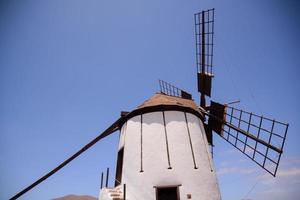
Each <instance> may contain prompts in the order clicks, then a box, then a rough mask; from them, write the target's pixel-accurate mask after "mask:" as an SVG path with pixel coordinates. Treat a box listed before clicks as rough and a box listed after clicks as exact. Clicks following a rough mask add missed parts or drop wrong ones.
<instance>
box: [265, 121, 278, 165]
mask: <svg viewBox="0 0 300 200" xmlns="http://www.w3.org/2000/svg"><path fill="white" fill-rule="evenodd" d="M274 124H275V120H273V123H272V128H271V133H270V136H269V140H268V143H269V144H270V143H271V139H272V132H273V129H274ZM268 152H269V148H267V151H266V157H265V159H264V164H263V166H265V163H266V158H267V157H268Z"/></svg>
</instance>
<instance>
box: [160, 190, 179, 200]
mask: <svg viewBox="0 0 300 200" xmlns="http://www.w3.org/2000/svg"><path fill="white" fill-rule="evenodd" d="M156 200H179V189H178V187H157V188H156Z"/></svg>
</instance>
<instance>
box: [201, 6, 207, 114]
mask: <svg viewBox="0 0 300 200" xmlns="http://www.w3.org/2000/svg"><path fill="white" fill-rule="evenodd" d="M204 17H205V15H204V12H202V34H203V35H202V47H201V48H202V49H201V50H202V55H201V63H202V66H201V73H202V75H203V76H204V75H205V69H204V65H205V34H204V33H205V24H204ZM201 84H202V86H201V87H202V88H203V89H204V88H205V78H204V77H203V78H202V83H201ZM205 104H206V103H205V94H204V92H202V93H201V101H200V105H201V107H202V108H204V109H205Z"/></svg>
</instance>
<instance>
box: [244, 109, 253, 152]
mask: <svg viewBox="0 0 300 200" xmlns="http://www.w3.org/2000/svg"><path fill="white" fill-rule="evenodd" d="M251 118H252V113H251V114H250V116H249V124H248V128H247V132H248V133H249V130H250V124H251ZM247 140H248V137H246V141H245V146H244V152H245V150H246V145H247Z"/></svg>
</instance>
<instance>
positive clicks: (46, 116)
mask: <svg viewBox="0 0 300 200" xmlns="http://www.w3.org/2000/svg"><path fill="white" fill-rule="evenodd" d="M209 8H215V9H216V22H215V44H216V46H215V52H214V54H215V56H214V64H215V67H214V74H215V78H214V81H213V92H212V96H213V99H214V100H216V101H219V102H224V103H225V102H230V101H233V100H237V99H240V100H241V103H240V104H239V105H238V107H240V108H243V109H245V110H249V111H252V112H254V113H258V114H264V115H265V116H270V117H274V118H275V119H278V120H281V121H284V122H288V123H290V128H289V132H288V137H287V141H286V146H285V149H284V151H285V152H284V155H283V157H282V162H281V165H280V167H279V172H278V177H276V178H272V177H271V176H270V175H268V174H267V173H265V172H264V171H263V170H262V169H260V168H259V167H258V166H256V165H255V164H254V163H252V162H251V161H250V160H248V158H247V157H245V156H243V155H242V154H240V153H239V152H238V151H237V150H235V149H233V148H232V147H231V146H230V145H229V144H227V143H226V142H225V141H223V140H222V139H221V138H218V137H217V136H216V137H215V145H216V147H215V148H214V161H215V167H216V170H217V173H218V179H219V184H220V188H221V194H222V199H223V200H235V199H237V200H240V199H258V200H260V199H267V200H268V199H275V200H276V199H290V200H293V199H299V197H300V192H299V191H298V188H299V187H300V154H299V153H300V147H299V144H298V141H299V139H300V136H299V134H298V131H297V130H299V129H300V125H299V123H298V120H299V119H300V114H299V113H300V108H299V104H298V102H299V97H300V90H299V85H300V81H299V75H300V70H299V67H298V65H299V63H300V57H299V50H300V40H299V35H300V23H299V12H298V10H299V8H300V4H299V3H298V2H297V1H296V0H295V1H292V0H287V1H279V0H278V1H276V0H272V1H271V0H269V1H259V0H254V1H239V0H229V1H216V0H211V1H208V0H207V1H194V0H191V1H180V0H166V1H158V0H152V1H143V0H127V1H117V0H113V1H111V0H110V1H108V0H107V1H106V0H101V1H96V0H94V1H91V0H90V1H71V0H69V1H67V0H66V1H58V0H55V1H13V0H10V1H4V0H2V1H1V2H0V35H1V37H0V94H1V98H0V133H1V134H0V173H1V174H0V186H1V187H0V188H1V189H0V199H7V198H9V197H11V196H12V195H13V194H15V193H16V192H17V191H20V190H21V189H23V188H24V187H25V186H27V185H28V184H30V183H32V182H33V181H34V180H36V179H37V178H39V177H40V176H41V175H43V174H45V173H46V172H48V170H50V169H52V168H53V167H55V166H56V165H57V164H59V163H60V162H61V161H63V160H64V159H65V158H67V157H68V156H70V155H71V154H72V153H74V152H75V151H77V150H78V149H80V148H81V147H82V146H83V145H84V144H86V143H87V142H88V141H90V140H91V139H92V138H94V137H95V136H97V134H98V133H100V132H101V131H102V130H104V129H105V128H106V127H107V126H109V125H110V123H112V122H113V121H114V120H115V119H116V118H117V117H118V116H119V114H120V111H123V110H125V111H130V110H132V109H133V108H135V107H136V106H137V105H139V104H141V103H142V102H143V101H144V100H145V99H147V98H149V97H150V96H151V95H153V94H154V93H155V92H156V91H158V83H157V80H158V79H163V80H166V81H168V82H171V83H173V84H175V85H177V86H178V87H180V88H184V89H186V90H187V91H190V92H191V93H192V94H193V96H194V98H195V99H196V100H197V101H198V98H199V97H198V94H197V88H196V73H195V72H196V64H195V42H194V41H195V39H194V21H193V15H194V13H196V12H198V11H201V10H205V9H209ZM117 139H118V135H117V134H114V135H111V136H110V137H108V138H106V139H104V140H103V141H102V142H100V143H98V144H97V145H95V146H94V147H93V148H91V149H90V150H89V151H88V152H86V153H85V154H84V155H82V156H81V157H79V158H78V159H77V160H75V161H74V162H72V163H71V164H70V165H68V166H67V167H66V168H64V169H63V170H61V171H60V172H58V173H57V174H55V175H54V176H53V177H51V178H50V179H48V180H47V181H46V182H44V183H42V184H41V185H39V186H38V187H36V188H35V189H33V190H32V191H31V192H29V193H27V194H26V195H24V196H23V197H22V198H21V199H32V200H35V199H39V200H40V199H51V198H55V197H59V196H64V195H67V194H70V193H72V194H89V195H93V196H97V195H98V189H99V185H100V174H101V172H102V171H104V170H105V168H106V167H111V168H113V167H114V163H115V159H116V153H117V152H116V148H117V146H116V145H117Z"/></svg>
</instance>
